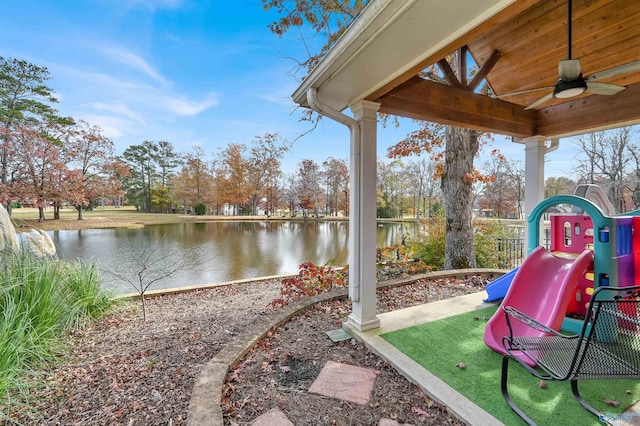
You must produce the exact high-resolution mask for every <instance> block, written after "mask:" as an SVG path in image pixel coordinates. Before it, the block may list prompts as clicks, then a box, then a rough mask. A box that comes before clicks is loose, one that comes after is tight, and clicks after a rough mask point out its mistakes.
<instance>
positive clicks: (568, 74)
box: [558, 59, 581, 80]
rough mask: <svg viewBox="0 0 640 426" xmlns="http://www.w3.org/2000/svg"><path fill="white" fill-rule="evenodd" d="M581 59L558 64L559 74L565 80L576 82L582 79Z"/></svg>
mask: <svg viewBox="0 0 640 426" xmlns="http://www.w3.org/2000/svg"><path fill="white" fill-rule="evenodd" d="M580 72H581V71H580V59H567V60H564V61H560V62H558V74H559V75H560V78H561V79H563V80H575V79H576V78H578V77H580Z"/></svg>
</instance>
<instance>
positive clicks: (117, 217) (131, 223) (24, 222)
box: [11, 206, 415, 232]
mask: <svg viewBox="0 0 640 426" xmlns="http://www.w3.org/2000/svg"><path fill="white" fill-rule="evenodd" d="M82 216H83V220H78V212H77V211H76V210H75V209H74V208H72V207H67V208H63V209H61V210H60V219H58V220H55V219H53V209H52V208H48V209H47V210H45V221H44V222H39V221H38V209H36V208H20V209H13V212H12V215H11V219H12V220H13V221H14V223H15V227H16V230H17V231H18V232H24V231H29V230H30V229H41V230H43V231H60V230H79V229H104V228H141V227H143V226H145V225H161V224H169V223H185V222H216V221H227V222H228V221H234V222H237V221H301V220H305V219H304V218H303V217H302V216H297V217H284V218H283V217H280V216H271V217H267V216H264V215H261V216H213V215H202V216H196V215H193V214H192V215H185V214H180V213H175V214H171V213H144V212H140V211H136V209H135V207H131V206H126V207H119V208H116V207H96V208H95V209H94V210H92V211H85V212H83V213H82ZM306 220H308V221H315V220H320V221H348V220H349V218H348V217H346V216H339V217H333V216H332V217H324V218H322V219H315V218H307V219H306ZM378 220H379V221H386V222H414V221H415V218H413V217H407V218H402V219H401V218H393V219H378Z"/></svg>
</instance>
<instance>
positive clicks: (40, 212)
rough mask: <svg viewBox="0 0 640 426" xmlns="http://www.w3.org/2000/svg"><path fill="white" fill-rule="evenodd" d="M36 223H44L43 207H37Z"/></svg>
mask: <svg viewBox="0 0 640 426" xmlns="http://www.w3.org/2000/svg"><path fill="white" fill-rule="evenodd" d="M38 222H44V207H38Z"/></svg>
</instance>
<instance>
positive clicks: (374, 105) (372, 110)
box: [349, 99, 381, 119]
mask: <svg viewBox="0 0 640 426" xmlns="http://www.w3.org/2000/svg"><path fill="white" fill-rule="evenodd" d="M380 105H381V104H380V103H378V102H372V101H367V100H366V99H363V100H361V101H358V102H356V103H354V104H352V105H349V109H351V112H353V115H354V117H355V118H356V119H358V118H371V117H372V116H373V117H375V116H376V114H377V112H378V110H379V109H380Z"/></svg>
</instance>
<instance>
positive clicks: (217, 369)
mask: <svg viewBox="0 0 640 426" xmlns="http://www.w3.org/2000/svg"><path fill="white" fill-rule="evenodd" d="M506 272H507V271H506V270H503V269H455V270H448V271H437V272H427V273H424V274H419V275H412V276H410V277H404V278H396V279H393V280H388V281H382V282H378V283H377V287H378V288H381V287H394V286H400V285H406V284H410V283H412V282H414V281H418V280H421V279H434V278H469V277H471V276H477V275H480V276H484V277H489V278H493V277H498V276H500V275H503V274H504V273H506ZM343 297H347V289H346V288H340V289H337V290H333V291H330V292H327V293H323V294H319V295H316V296H313V297H310V298H307V299H299V300H296V301H294V302H293V303H291V304H289V305H287V306H285V307H283V308H281V309H279V310H277V311H274V312H273V313H272V314H271V315H268V316H267V318H266V320H267V321H266V322H264V323H261V324H256V325H255V326H254V327H252V328H251V329H248V330H246V331H245V332H244V333H241V334H239V335H238V336H236V337H235V338H234V339H233V341H231V342H230V343H228V344H227V345H226V346H225V347H224V348H222V349H221V350H220V352H218V353H217V354H216V356H214V357H213V358H212V359H211V360H210V361H209V362H207V363H206V364H205V365H204V366H203V367H202V370H201V371H200V375H199V376H198V380H197V382H196V383H195V385H194V388H193V391H192V393H191V399H190V401H189V412H188V415H187V425H190V426H222V425H223V424H224V422H223V417H222V408H221V406H220V402H221V400H222V387H223V385H224V382H225V379H226V377H227V373H228V372H229V368H231V366H232V365H233V364H235V363H236V362H237V361H239V360H240V359H241V358H242V357H243V356H244V355H245V354H246V353H247V352H248V351H249V350H250V349H251V348H252V347H253V346H254V345H255V344H256V343H258V341H260V339H262V338H264V337H265V336H266V334H267V333H268V332H269V331H270V330H272V329H273V328H274V327H278V326H280V325H282V324H283V323H285V322H286V321H288V320H289V319H291V318H292V317H293V316H294V315H296V314H298V313H299V312H301V311H303V310H305V309H307V308H309V307H310V306H313V305H316V304H318V303H321V302H326V301H331V300H335V299H340V298H343Z"/></svg>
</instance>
